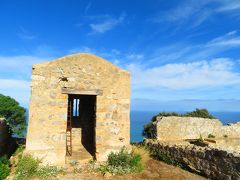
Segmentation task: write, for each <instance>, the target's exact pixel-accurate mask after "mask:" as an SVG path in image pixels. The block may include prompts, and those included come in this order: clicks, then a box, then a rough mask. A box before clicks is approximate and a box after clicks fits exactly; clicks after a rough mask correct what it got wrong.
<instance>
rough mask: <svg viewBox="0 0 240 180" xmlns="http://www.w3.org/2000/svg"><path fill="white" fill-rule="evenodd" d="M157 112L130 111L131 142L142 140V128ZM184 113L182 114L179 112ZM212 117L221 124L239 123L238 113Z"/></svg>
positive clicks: (226, 113) (216, 113)
mask: <svg viewBox="0 0 240 180" xmlns="http://www.w3.org/2000/svg"><path fill="white" fill-rule="evenodd" d="M158 113H159V112H157V111H131V114H130V117H131V127H130V130H131V131H130V132H131V142H141V141H142V140H143V137H142V131H143V126H144V125H145V124H147V123H148V122H150V120H151V119H152V117H153V116H155V115H156V114H158ZM180 113H184V112H180ZM210 113H211V114H212V115H213V116H214V117H216V118H217V119H219V120H220V121H221V122H222V123H223V124H228V123H235V122H238V121H240V112H210Z"/></svg>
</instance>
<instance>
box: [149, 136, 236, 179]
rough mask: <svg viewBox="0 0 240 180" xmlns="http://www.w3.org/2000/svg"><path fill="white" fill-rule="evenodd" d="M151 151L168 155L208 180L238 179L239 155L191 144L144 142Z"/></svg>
mask: <svg viewBox="0 0 240 180" xmlns="http://www.w3.org/2000/svg"><path fill="white" fill-rule="evenodd" d="M145 143H146V144H147V145H149V146H150V147H151V149H152V150H154V151H157V152H159V153H162V154H165V155H168V156H169V157H171V158H172V159H174V160H176V161H178V162H180V163H183V164H185V165H187V166H188V167H189V168H190V169H192V170H194V171H196V172H199V173H200V174H203V175H204V176H206V177H208V178H210V179H224V180H225V179H226V180H228V179H229V180H230V179H236V180H237V179H240V154H239V153H230V152H227V151H223V150H219V149H215V148H210V147H199V146H196V145H192V144H186V145H184V144H182V145H179V144H176V143H170V142H169V143H167V142H160V141H152V140H146V141H145Z"/></svg>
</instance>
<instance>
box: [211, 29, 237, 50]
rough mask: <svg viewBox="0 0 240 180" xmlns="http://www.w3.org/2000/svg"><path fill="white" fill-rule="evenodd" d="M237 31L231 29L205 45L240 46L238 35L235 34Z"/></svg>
mask: <svg viewBox="0 0 240 180" xmlns="http://www.w3.org/2000/svg"><path fill="white" fill-rule="evenodd" d="M236 34H237V31H231V32H229V33H227V34H225V35H224V36H221V37H217V38H215V39H213V40H212V41H210V42H209V43H208V44H207V46H228V47H229V46H231V47H234V46H237V47H238V46H240V36H236Z"/></svg>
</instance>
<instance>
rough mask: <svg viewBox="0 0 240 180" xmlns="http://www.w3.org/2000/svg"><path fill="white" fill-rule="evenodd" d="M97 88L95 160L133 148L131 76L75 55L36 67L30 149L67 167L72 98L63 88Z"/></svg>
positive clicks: (92, 58)
mask: <svg viewBox="0 0 240 180" xmlns="http://www.w3.org/2000/svg"><path fill="white" fill-rule="evenodd" d="M63 87H66V88H69V89H81V90H89V89H97V90H102V92H103V93H102V95H99V96H97V103H96V104H97V105H96V151H97V152H96V156H97V159H98V160H105V159H106V157H107V154H108V153H109V152H110V151H114V150H119V149H120V148H121V147H122V146H124V145H125V146H127V145H129V143H130V120H129V118H130V117H129V113H130V74H129V73H128V72H126V71H124V70H122V69H120V68H118V67H116V66H114V65H113V64H111V63H109V62H107V61H106V60H104V59H102V58H99V57H97V56H95V55H90V54H75V55H70V56H65V57H62V58H59V59H56V60H54V61H51V62H47V63H42V64H38V65H34V66H33V71H32V83H31V102H30V109H29V125H28V133H27V143H26V150H27V151H28V152H31V153H32V154H34V155H35V156H38V157H42V158H43V159H44V160H45V161H46V162H49V163H51V164H63V163H64V162H65V153H66V152H65V151H66V141H65V140H66V139H65V138H66V137H65V132H66V119H67V104H68V95H67V94H62V88H63Z"/></svg>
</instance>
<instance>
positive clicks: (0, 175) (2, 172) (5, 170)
mask: <svg viewBox="0 0 240 180" xmlns="http://www.w3.org/2000/svg"><path fill="white" fill-rule="evenodd" d="M9 174H10V168H9V166H8V165H7V164H3V163H0V180H3V179H5V178H6V177H7V176H8V175H9Z"/></svg>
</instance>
